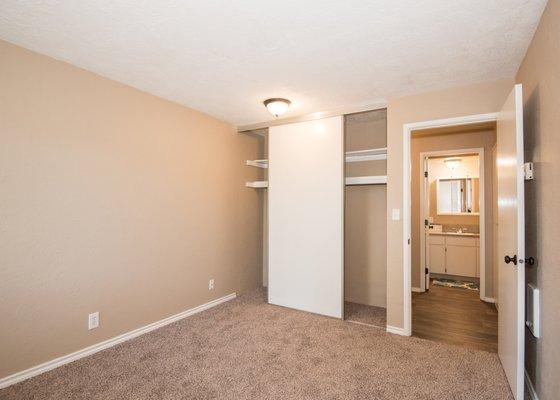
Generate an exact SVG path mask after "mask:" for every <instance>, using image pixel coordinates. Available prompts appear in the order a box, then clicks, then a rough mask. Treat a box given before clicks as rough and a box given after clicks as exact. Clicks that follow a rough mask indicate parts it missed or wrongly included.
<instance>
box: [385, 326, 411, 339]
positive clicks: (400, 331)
mask: <svg viewBox="0 0 560 400" xmlns="http://www.w3.org/2000/svg"><path fill="white" fill-rule="evenodd" d="M386 330H387V332H389V333H394V334H395V335H401V336H409V335H407V334H406V332H405V331H404V328H398V327H396V326H391V325H387V328H386Z"/></svg>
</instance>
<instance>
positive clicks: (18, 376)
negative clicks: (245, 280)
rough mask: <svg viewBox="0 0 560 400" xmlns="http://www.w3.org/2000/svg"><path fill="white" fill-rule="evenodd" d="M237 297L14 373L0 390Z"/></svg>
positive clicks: (184, 312) (179, 314)
mask: <svg viewBox="0 0 560 400" xmlns="http://www.w3.org/2000/svg"><path fill="white" fill-rule="evenodd" d="M236 296H237V294H236V293H231V294H228V295H227V296H224V297H220V298H219V299H216V300H212V301H209V302H208V303H205V304H202V305H200V306H196V307H193V308H191V309H189V310H185V311H182V312H180V313H178V314H175V315H172V316H170V317H167V318H164V319H162V320H159V321H156V322H153V323H151V324H148V325H145V326H143V327H140V328H138V329H134V330H132V331H129V332H126V333H123V334H122V335H119V336H115V337H114V338H111V339H108V340H105V341H103V342H100V343H97V344H94V345H92V346H89V347H86V348H84V349H81V350H78V351H75V352H74V353H70V354H67V355H65V356H62V357H58V358H55V359H54V360H51V361H47V362H46V363H43V364H39V365H36V366H34V367H31V368H29V369H26V370H24V371H20V372H16V373H15V374H13V375H9V376H7V377H5V378H2V379H0V389H3V388H5V387H8V386H11V385H13V384H15V383H18V382H21V381H24V380H26V379H29V378H32V377H34V376H37V375H40V374H42V373H44V372H47V371H50V370H51V369H55V368H58V367H60V366H62V365H64V364H68V363H71V362H72V361H76V360H79V359H80V358H83V357H87V356H90V355H92V354H95V353H97V352H99V351H101V350H105V349H107V348H109V347H113V346H115V345H117V344H119V343H122V342H126V341H127V340H130V339H133V338H135V337H138V336H140V335H143V334H145V333H148V332H151V331H153V330H155V329H158V328H161V327H163V326H165V325H169V324H171V323H173V322H176V321H179V320H181V319H183V318H186V317H189V316H191V315H194V314H197V313H199V312H201V311H204V310H208V309H209V308H212V307H215V306H217V305H218V304H221V303H224V302H226V301H229V300H232V299H234V298H235V297H236Z"/></svg>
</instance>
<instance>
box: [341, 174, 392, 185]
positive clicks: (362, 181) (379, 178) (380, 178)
mask: <svg viewBox="0 0 560 400" xmlns="http://www.w3.org/2000/svg"><path fill="white" fill-rule="evenodd" d="M385 184H387V175H372V176H350V177H348V178H346V185H347V186H350V185H385Z"/></svg>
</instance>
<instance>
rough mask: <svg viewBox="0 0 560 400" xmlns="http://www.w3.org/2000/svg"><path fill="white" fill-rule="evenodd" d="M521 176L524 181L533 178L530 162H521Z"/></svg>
mask: <svg viewBox="0 0 560 400" xmlns="http://www.w3.org/2000/svg"><path fill="white" fill-rule="evenodd" d="M523 176H524V178H525V180H526V181H532V180H533V179H535V175H534V173H533V163H532V162H526V163H525V164H523Z"/></svg>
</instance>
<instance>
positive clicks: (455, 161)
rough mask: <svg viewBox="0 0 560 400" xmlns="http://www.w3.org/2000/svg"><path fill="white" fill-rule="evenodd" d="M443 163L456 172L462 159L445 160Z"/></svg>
mask: <svg viewBox="0 0 560 400" xmlns="http://www.w3.org/2000/svg"><path fill="white" fill-rule="evenodd" d="M443 162H444V163H445V165H446V166H447V168H449V169H450V170H454V169H455V168H457V167H458V166H459V164H461V159H460V158H446V159H445V160H443Z"/></svg>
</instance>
